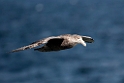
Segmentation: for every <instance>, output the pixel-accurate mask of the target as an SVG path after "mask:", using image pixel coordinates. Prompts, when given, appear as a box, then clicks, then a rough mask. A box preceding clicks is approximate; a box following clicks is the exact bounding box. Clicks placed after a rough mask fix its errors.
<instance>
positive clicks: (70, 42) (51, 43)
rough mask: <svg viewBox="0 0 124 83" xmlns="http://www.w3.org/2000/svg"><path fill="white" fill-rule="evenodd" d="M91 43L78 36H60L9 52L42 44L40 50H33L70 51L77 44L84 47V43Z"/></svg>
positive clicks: (88, 38)
mask: <svg viewBox="0 0 124 83" xmlns="http://www.w3.org/2000/svg"><path fill="white" fill-rule="evenodd" d="M93 41H94V40H93V39H92V38H91V37H88V36H80V35H77V34H74V35H71V34H64V35H60V36H51V37H47V38H44V39H42V40H39V41H36V42H33V43H32V44H30V45H28V46H24V47H21V48H18V49H15V50H12V51H11V52H18V51H22V50H26V49H31V48H34V47H37V46H39V45H41V44H44V45H43V46H42V47H41V48H36V49H34V50H38V51H41V52H50V51H60V50H65V49H70V48H72V47H74V46H75V45H77V44H82V45H84V46H86V42H87V43H92V42H93Z"/></svg>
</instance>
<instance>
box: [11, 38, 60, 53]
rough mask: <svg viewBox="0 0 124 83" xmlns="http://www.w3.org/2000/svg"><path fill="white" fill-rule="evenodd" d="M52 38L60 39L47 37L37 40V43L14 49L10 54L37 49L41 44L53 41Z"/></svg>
mask: <svg viewBox="0 0 124 83" xmlns="http://www.w3.org/2000/svg"><path fill="white" fill-rule="evenodd" d="M54 38H60V37H59V36H57V37H54V36H53V37H48V38H44V39H42V40H39V41H35V42H33V43H31V44H29V45H27V46H23V47H21V48H18V49H15V50H12V51H11V52H10V53H13V52H18V51H23V50H26V49H31V48H34V47H37V46H39V45H41V44H45V43H47V42H48V41H49V40H50V39H54Z"/></svg>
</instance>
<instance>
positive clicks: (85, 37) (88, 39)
mask: <svg viewBox="0 0 124 83" xmlns="http://www.w3.org/2000/svg"><path fill="white" fill-rule="evenodd" d="M82 39H83V40H84V41H85V42H87V43H92V42H94V39H93V38H91V37H89V36H82Z"/></svg>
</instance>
